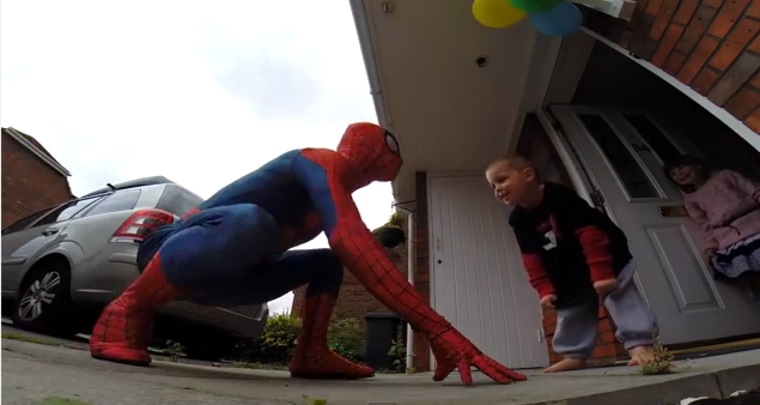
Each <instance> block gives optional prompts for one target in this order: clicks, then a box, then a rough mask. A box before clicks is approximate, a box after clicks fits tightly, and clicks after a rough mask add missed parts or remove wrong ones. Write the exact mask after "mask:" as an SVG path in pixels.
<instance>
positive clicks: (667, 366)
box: [641, 337, 674, 375]
mask: <svg viewBox="0 0 760 405" xmlns="http://www.w3.org/2000/svg"><path fill="white" fill-rule="evenodd" d="M653 346H654V362H652V363H649V364H644V365H642V366H641V374H644V375H661V374H670V372H671V371H672V368H673V367H674V366H673V354H672V353H670V352H669V351H668V349H666V348H665V347H664V346H663V345H662V343H660V338H659V337H655V339H654V344H653Z"/></svg>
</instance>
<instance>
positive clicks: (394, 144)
mask: <svg viewBox="0 0 760 405" xmlns="http://www.w3.org/2000/svg"><path fill="white" fill-rule="evenodd" d="M385 144H386V145H387V146H388V149H390V150H391V152H393V153H395V154H397V155H398V154H399V147H398V141H397V140H396V137H395V136H393V134H391V133H390V132H388V131H385Z"/></svg>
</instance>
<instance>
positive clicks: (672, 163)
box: [662, 155, 715, 194]
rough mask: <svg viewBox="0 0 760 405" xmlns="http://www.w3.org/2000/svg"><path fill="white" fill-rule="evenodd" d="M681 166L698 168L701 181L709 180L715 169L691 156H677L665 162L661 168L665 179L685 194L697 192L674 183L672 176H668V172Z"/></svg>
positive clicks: (689, 187)
mask: <svg viewBox="0 0 760 405" xmlns="http://www.w3.org/2000/svg"><path fill="white" fill-rule="evenodd" d="M681 166H692V167H694V168H699V175H700V176H702V178H703V179H709V178H710V176H711V175H712V173H713V171H714V170H715V168H714V167H712V166H711V165H710V164H709V163H707V162H706V161H704V160H702V159H700V158H698V157H696V156H692V155H678V156H676V157H674V158H672V159H670V160H668V161H667V162H665V164H664V165H663V166H662V171H663V173H664V174H665V177H667V178H668V180H670V181H671V182H672V183H673V184H675V185H676V187H678V188H679V189H681V191H683V192H684V193H687V194H688V193H693V192H695V191H697V190H696V189H695V188H694V186H692V185H689V184H678V183H676V181H675V180H674V179H673V176H671V175H670V172H672V171H673V169H675V168H677V167H681Z"/></svg>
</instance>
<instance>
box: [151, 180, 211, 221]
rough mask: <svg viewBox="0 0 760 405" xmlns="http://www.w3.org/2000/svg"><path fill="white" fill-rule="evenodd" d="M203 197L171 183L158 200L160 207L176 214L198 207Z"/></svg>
mask: <svg viewBox="0 0 760 405" xmlns="http://www.w3.org/2000/svg"><path fill="white" fill-rule="evenodd" d="M201 202H203V199H202V198H200V197H198V196H197V195H195V194H193V193H191V192H190V191H187V190H185V189H184V188H182V187H178V186H174V185H170V186H167V187H166V190H165V191H164V194H163V195H162V196H161V199H160V200H159V202H158V207H157V208H161V209H164V210H167V211H169V212H171V213H173V214H176V215H182V214H184V213H186V212H188V211H190V210H191V209H193V208H196V207H197V206H198V205H199V204H200V203H201Z"/></svg>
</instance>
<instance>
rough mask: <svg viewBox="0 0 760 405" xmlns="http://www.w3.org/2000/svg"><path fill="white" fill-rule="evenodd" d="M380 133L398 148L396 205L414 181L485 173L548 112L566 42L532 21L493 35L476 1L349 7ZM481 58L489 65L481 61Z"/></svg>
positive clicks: (384, 1) (374, 0)
mask: <svg viewBox="0 0 760 405" xmlns="http://www.w3.org/2000/svg"><path fill="white" fill-rule="evenodd" d="M350 2H351V7H352V10H353V14H354V20H355V22H356V27H357V32H358V36H359V41H360V44H361V50H362V53H363V56H364V61H365V65H366V68H367V74H368V78H369V83H370V88H371V93H372V95H373V97H374V104H375V108H376V110H377V116H378V120H379V124H380V125H382V126H384V127H386V128H388V129H389V130H391V131H392V132H394V134H395V135H396V136H397V137H398V138H399V141H400V143H401V153H402V156H403V158H404V166H403V168H402V170H401V173H400V175H399V177H398V178H397V179H396V180H395V181H394V182H393V191H394V198H395V199H396V201H397V202H405V201H413V200H415V173H417V172H428V173H430V172H447V173H455V172H456V173H473V174H474V173H477V174H480V173H482V172H483V169H484V167H485V165H486V164H487V163H488V162H489V161H490V160H491V159H493V158H494V157H496V156H498V155H499V154H502V153H505V152H507V151H509V150H510V149H512V148H513V147H514V145H515V143H516V139H517V134H518V133H519V129H520V127H521V123H522V117H523V116H524V114H525V113H527V112H531V111H534V110H535V109H537V108H539V107H540V105H541V104H542V101H543V97H544V95H545V94H546V89H547V88H548V85H549V81H550V79H551V76H552V72H553V69H554V65H555V61H556V58H557V55H558V53H559V49H560V45H561V38H557V37H546V36H543V35H541V34H539V33H538V32H537V31H536V30H535V29H534V28H533V27H532V26H531V24H530V23H529V22H528V21H527V20H525V21H522V22H520V23H518V24H517V25H515V26H512V27H510V28H507V29H489V28H486V27H484V26H482V25H480V24H478V23H477V22H476V21H475V19H474V18H473V17H472V12H471V5H472V0H447V1H441V0H414V1H407V2H402V1H396V0H350ZM480 58H483V59H480Z"/></svg>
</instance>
